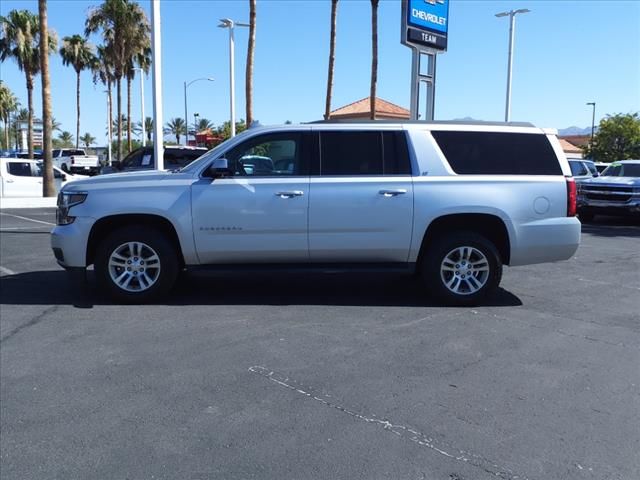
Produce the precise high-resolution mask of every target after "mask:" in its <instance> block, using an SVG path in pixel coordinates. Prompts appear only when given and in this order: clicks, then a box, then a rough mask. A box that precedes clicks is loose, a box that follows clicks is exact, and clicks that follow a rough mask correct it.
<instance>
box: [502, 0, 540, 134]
mask: <svg viewBox="0 0 640 480" xmlns="http://www.w3.org/2000/svg"><path fill="white" fill-rule="evenodd" d="M530 11H531V10H529V9H526V8H519V9H518V10H510V11H508V12H500V13H496V17H506V16H509V59H508V64H507V100H506V105H505V108H504V121H505V122H508V121H510V120H511V74H512V70H513V39H514V37H515V30H516V15H517V14H518V13H528V12H530Z"/></svg>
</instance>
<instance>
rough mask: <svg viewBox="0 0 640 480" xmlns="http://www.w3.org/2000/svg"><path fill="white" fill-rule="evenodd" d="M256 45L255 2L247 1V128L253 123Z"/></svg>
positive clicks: (253, 0)
mask: <svg viewBox="0 0 640 480" xmlns="http://www.w3.org/2000/svg"><path fill="white" fill-rule="evenodd" d="M255 44H256V0H249V44H248V46H247V73H246V79H245V80H246V81H245V96H246V104H247V126H248V127H250V126H251V123H253V57H254V50H255Z"/></svg>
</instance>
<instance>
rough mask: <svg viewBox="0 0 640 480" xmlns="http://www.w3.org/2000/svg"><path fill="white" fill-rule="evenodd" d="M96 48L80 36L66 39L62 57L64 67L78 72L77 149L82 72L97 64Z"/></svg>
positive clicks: (63, 44) (61, 50)
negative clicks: (68, 66) (67, 66)
mask: <svg viewBox="0 0 640 480" xmlns="http://www.w3.org/2000/svg"><path fill="white" fill-rule="evenodd" d="M94 52H95V48H94V46H93V45H92V44H90V43H89V42H88V41H87V39H86V38H84V37H82V36H80V35H73V36H71V37H64V38H63V39H62V47H61V48H60V56H61V57H62V63H63V64H64V65H71V66H72V67H73V69H74V70H75V71H76V148H78V142H79V141H80V72H82V71H83V70H85V69H87V68H91V67H92V66H93V65H94V64H95V62H96V56H95V53H94Z"/></svg>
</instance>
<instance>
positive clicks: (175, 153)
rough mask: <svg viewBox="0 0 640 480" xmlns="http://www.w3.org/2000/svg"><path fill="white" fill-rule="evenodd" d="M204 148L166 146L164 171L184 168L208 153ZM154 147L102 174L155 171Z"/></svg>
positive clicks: (106, 168)
mask: <svg viewBox="0 0 640 480" xmlns="http://www.w3.org/2000/svg"><path fill="white" fill-rule="evenodd" d="M206 152H207V149H206V148H204V147H185V146H181V145H166V146H165V147H164V169H165V170H175V169H178V168H182V167H185V166H187V165H188V164H190V163H191V162H193V161H194V160H196V159H197V158H199V157H200V156H201V155H202V154H204V153H206ZM155 169H156V162H155V159H154V153H153V147H141V148H138V149H136V150H134V151H133V152H131V153H130V154H129V155H127V156H126V157H125V158H124V159H123V160H122V162H120V163H118V162H113V165H111V166H105V167H102V169H101V171H100V173H101V174H106V173H117V172H137V171H140V170H155Z"/></svg>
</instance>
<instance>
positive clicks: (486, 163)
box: [431, 131, 562, 175]
mask: <svg viewBox="0 0 640 480" xmlns="http://www.w3.org/2000/svg"><path fill="white" fill-rule="evenodd" d="M431 134H432V135H433V138H435V140H436V142H437V143H438V146H439V147H440V150H442V153H443V154H444V156H445V157H446V159H447V161H448V162H449V165H451V168H452V169H453V171H454V172H456V173H459V174H467V175H562V170H561V168H560V164H559V162H558V159H557V157H556V154H555V152H554V151H553V148H552V147H551V144H550V143H549V140H548V139H547V137H546V136H545V135H542V134H531V133H506V132H449V131H432V132H431Z"/></svg>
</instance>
